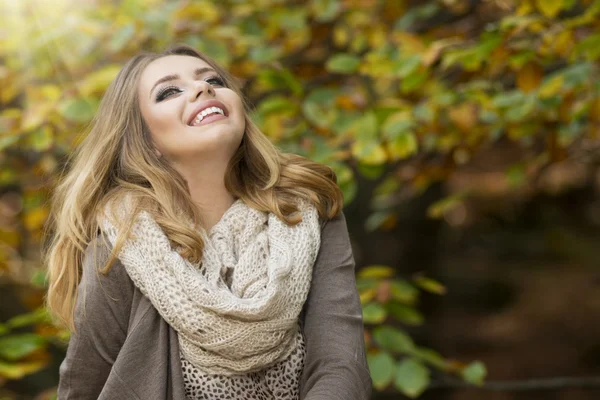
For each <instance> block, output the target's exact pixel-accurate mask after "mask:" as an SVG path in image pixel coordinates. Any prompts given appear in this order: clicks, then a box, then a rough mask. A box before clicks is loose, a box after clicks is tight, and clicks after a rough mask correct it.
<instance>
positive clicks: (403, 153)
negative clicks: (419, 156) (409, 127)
mask: <svg viewBox="0 0 600 400" xmlns="http://www.w3.org/2000/svg"><path fill="white" fill-rule="evenodd" d="M388 150H389V152H390V154H391V156H392V158H393V159H394V160H402V159H404V158H407V157H409V156H411V155H413V154H416V153H417V152H418V150H419V143H418V142H417V138H416V136H415V135H414V133H412V132H404V133H400V134H397V135H396V137H394V138H393V139H391V140H390V141H389V142H388Z"/></svg>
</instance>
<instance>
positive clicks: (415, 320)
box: [385, 302, 425, 326]
mask: <svg viewBox="0 0 600 400" xmlns="http://www.w3.org/2000/svg"><path fill="white" fill-rule="evenodd" d="M385 307H386V308H387V311H388V313H390V314H391V315H393V316H394V317H396V318H397V319H398V321H400V322H402V323H403V324H406V325H410V326H418V325H421V324H423V321H424V320H425V318H424V317H423V314H421V313H420V312H419V311H418V310H417V309H415V308H414V307H411V306H407V305H405V304H400V303H397V302H389V303H387V304H386V305H385Z"/></svg>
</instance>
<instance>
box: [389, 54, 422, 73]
mask: <svg viewBox="0 0 600 400" xmlns="http://www.w3.org/2000/svg"><path fill="white" fill-rule="evenodd" d="M419 66H421V56H420V55H418V54H415V55H413V56H410V57H408V58H404V59H400V60H398V61H396V62H395V63H394V68H393V70H392V72H393V73H394V75H396V76H397V77H398V78H406V77H407V76H409V75H411V74H412V73H413V72H415V71H416V70H417V68H419Z"/></svg>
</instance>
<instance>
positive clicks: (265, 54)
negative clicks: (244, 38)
mask: <svg viewBox="0 0 600 400" xmlns="http://www.w3.org/2000/svg"><path fill="white" fill-rule="evenodd" d="M282 54H283V49H281V47H279V46H264V45H263V46H257V47H253V48H252V49H250V54H249V56H250V59H251V60H253V61H256V62H257V63H259V64H260V63H269V62H271V61H275V60H277V59H278V58H280V57H281V56H282Z"/></svg>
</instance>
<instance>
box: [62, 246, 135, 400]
mask: <svg viewBox="0 0 600 400" xmlns="http://www.w3.org/2000/svg"><path fill="white" fill-rule="evenodd" d="M100 243H101V241H100V239H99V238H97V239H95V240H93V241H92V242H91V243H90V244H89V245H88V247H87V249H86V251H85V253H84V257H83V267H82V277H81V281H80V283H79V287H78V292H77V300H76V305H75V314H74V323H75V332H73V333H72V334H71V338H70V340H69V345H68V348H67V354H66V356H65V359H64V360H63V362H62V364H61V365H60V369H59V385H58V399H59V400H66V399H77V400H88V399H89V400H92V399H94V400H95V399H98V397H99V395H100V393H101V392H102V389H103V387H104V384H105V382H106V380H107V379H108V376H109V373H110V371H111V368H112V365H113V363H114V362H115V360H116V358H117V355H118V354H119V350H120V349H121V346H122V345H123V343H124V341H125V338H126V336H127V329H128V324H129V315H130V310H131V301H132V294H133V287H132V284H133V283H132V282H131V281H129V280H127V279H125V278H126V276H125V275H124V274H126V271H125V270H124V268H123V266H122V264H121V263H120V261H118V259H117V260H116V261H115V263H114V264H113V265H112V268H111V269H110V271H109V273H108V274H106V275H104V274H102V273H101V272H100V269H101V268H102V267H103V266H104V263H105V262H106V260H107V259H108V256H109V253H110V251H109V248H108V247H107V246H106V245H104V244H100Z"/></svg>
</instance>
